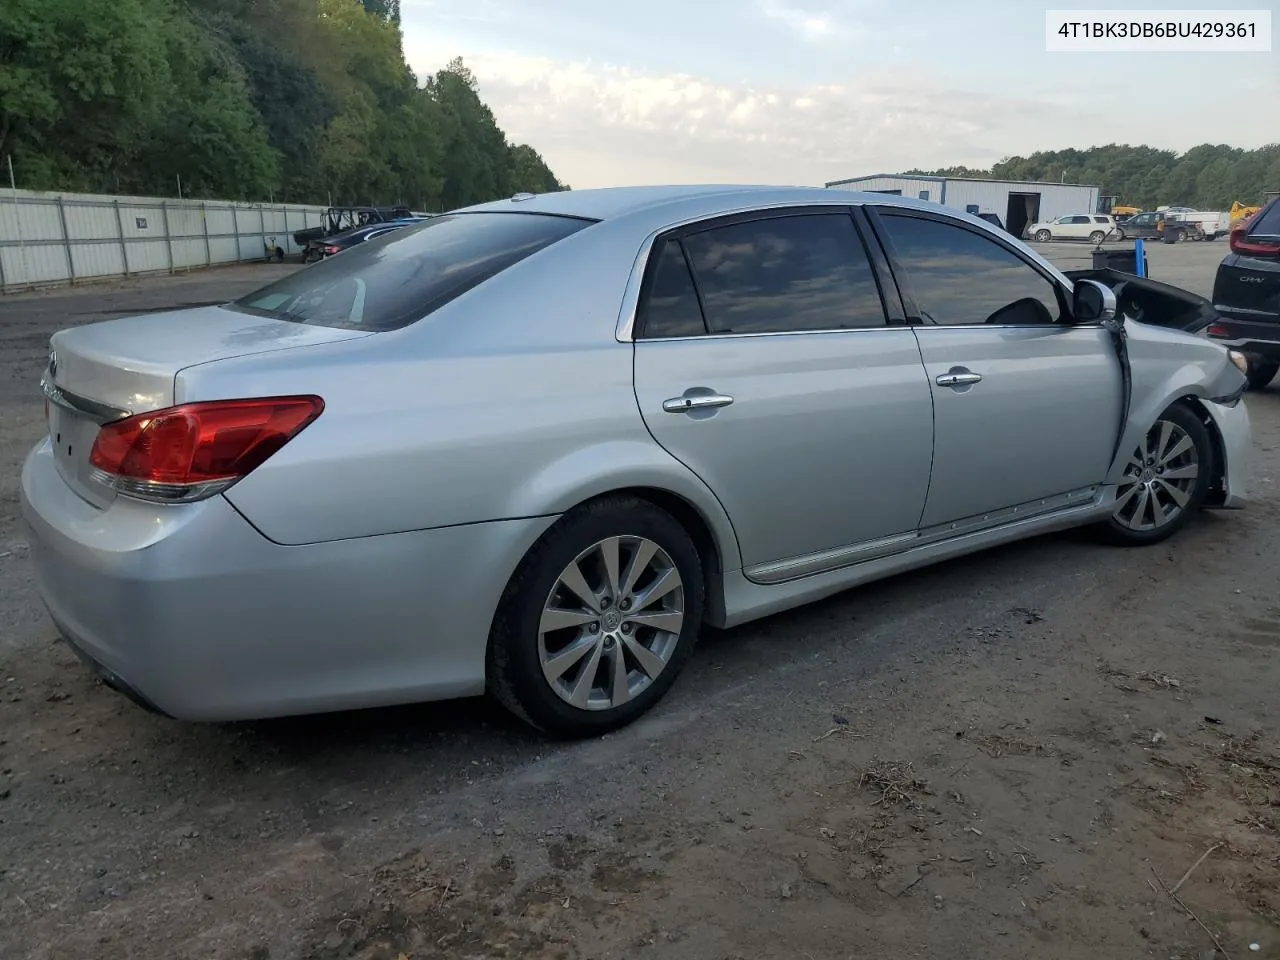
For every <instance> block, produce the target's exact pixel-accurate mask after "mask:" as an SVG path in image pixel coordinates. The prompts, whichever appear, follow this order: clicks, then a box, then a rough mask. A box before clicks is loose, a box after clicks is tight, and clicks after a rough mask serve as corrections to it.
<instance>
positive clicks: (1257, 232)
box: [1249, 200, 1280, 237]
mask: <svg viewBox="0 0 1280 960" xmlns="http://www.w3.org/2000/svg"><path fill="white" fill-rule="evenodd" d="M1249 235H1250V236H1252V237H1277V236H1280V200H1272V201H1271V206H1269V207H1267V208H1266V209H1265V210H1263V211H1262V213H1261V214H1260V215H1259V217H1258V219H1257V220H1255V221H1254V223H1253V226H1252V227H1250V228H1249Z"/></svg>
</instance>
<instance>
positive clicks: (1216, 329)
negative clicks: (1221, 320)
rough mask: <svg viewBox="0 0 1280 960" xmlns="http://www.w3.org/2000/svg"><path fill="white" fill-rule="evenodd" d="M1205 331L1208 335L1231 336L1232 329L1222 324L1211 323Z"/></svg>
mask: <svg viewBox="0 0 1280 960" xmlns="http://www.w3.org/2000/svg"><path fill="white" fill-rule="evenodd" d="M1204 332H1205V336H1208V337H1229V336H1231V331H1230V330H1228V329H1227V328H1226V327H1224V326H1222V325H1221V324H1218V323H1214V324H1210V325H1209V326H1208V327H1207V328H1206V329H1205V331H1204Z"/></svg>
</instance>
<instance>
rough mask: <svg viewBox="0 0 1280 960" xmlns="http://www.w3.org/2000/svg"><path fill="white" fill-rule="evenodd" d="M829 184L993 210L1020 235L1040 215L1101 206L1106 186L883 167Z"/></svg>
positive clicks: (968, 208)
mask: <svg viewBox="0 0 1280 960" xmlns="http://www.w3.org/2000/svg"><path fill="white" fill-rule="evenodd" d="M827 186H828V187H840V188H842V189H845V190H865V191H868V192H871V193H892V194H895V195H898V196H904V197H918V198H919V199H921V200H931V201H933V202H934V203H941V204H943V205H944V206H948V207H955V208H956V209H957V210H966V211H968V212H969V213H978V214H982V213H994V214H996V215H997V216H998V217H999V218H1000V222H1001V223H1003V224H1004V227H1005V229H1006V230H1008V231H1009V232H1010V233H1012V234H1013V235H1014V236H1021V235H1022V230H1023V228H1024V227H1025V226H1026V225H1027V224H1029V223H1034V222H1036V221H1044V220H1052V219H1054V218H1055V217H1065V216H1069V215H1071V214H1076V213H1096V212H1098V201H1099V195H1100V194H1101V192H1102V191H1101V188H1099V187H1089V186H1084V185H1083V184H1078V183H1041V182H1036V181H1019V180H976V179H968V178H962V177H926V176H918V175H916V174H888V173H878V174H874V175H872V176H868V177H853V178H851V179H849V180H833V181H832V182H831V183H828V184H827Z"/></svg>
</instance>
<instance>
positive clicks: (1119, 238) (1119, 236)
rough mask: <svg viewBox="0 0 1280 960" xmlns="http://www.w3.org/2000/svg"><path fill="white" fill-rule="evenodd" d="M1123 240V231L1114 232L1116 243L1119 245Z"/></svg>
mask: <svg viewBox="0 0 1280 960" xmlns="http://www.w3.org/2000/svg"><path fill="white" fill-rule="evenodd" d="M1123 240H1124V231H1123V230H1117V231H1116V243H1120V242H1122V241H1123Z"/></svg>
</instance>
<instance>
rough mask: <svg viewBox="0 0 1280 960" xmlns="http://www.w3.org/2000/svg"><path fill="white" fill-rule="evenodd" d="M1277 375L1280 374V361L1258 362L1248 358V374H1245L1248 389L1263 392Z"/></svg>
mask: <svg viewBox="0 0 1280 960" xmlns="http://www.w3.org/2000/svg"><path fill="white" fill-rule="evenodd" d="M1277 373H1280V360H1259V359H1255V358H1253V357H1250V358H1249V372H1248V373H1247V374H1246V376H1247V377H1248V379H1249V389H1250V390H1265V389H1266V388H1267V385H1268V384H1270V383H1271V381H1272V380H1274V379H1275V378H1276V374H1277Z"/></svg>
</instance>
